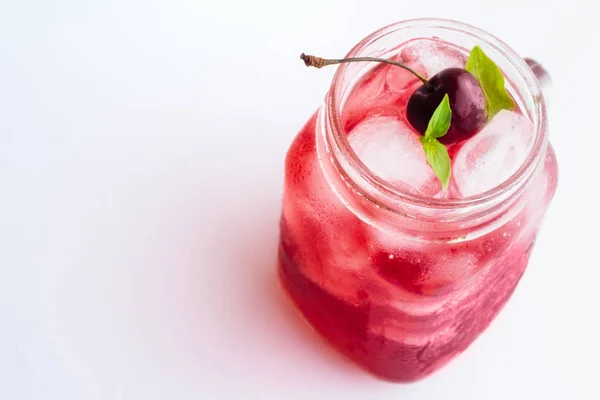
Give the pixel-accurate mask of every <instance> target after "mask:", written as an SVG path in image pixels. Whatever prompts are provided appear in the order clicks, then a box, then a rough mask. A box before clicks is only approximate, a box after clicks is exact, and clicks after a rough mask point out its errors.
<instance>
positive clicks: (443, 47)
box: [400, 39, 467, 78]
mask: <svg viewBox="0 0 600 400" xmlns="http://www.w3.org/2000/svg"><path fill="white" fill-rule="evenodd" d="M400 58H401V60H402V61H404V62H405V63H406V64H409V65H410V66H412V67H414V68H415V69H416V70H417V72H420V73H422V74H424V75H426V76H427V77H429V78H430V77H432V76H433V75H435V74H437V73H438V72H440V71H441V70H443V69H446V68H464V67H465V64H466V63H467V55H466V53H464V52H463V51H461V50H460V49H458V48H456V47H454V46H453V45H451V44H450V43H447V42H443V41H441V40H439V39H415V40H411V41H410V42H407V43H406V45H405V46H404V47H403V48H402V51H401V52H400Z"/></svg>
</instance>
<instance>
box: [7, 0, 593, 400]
mask: <svg viewBox="0 0 600 400" xmlns="http://www.w3.org/2000/svg"><path fill="white" fill-rule="evenodd" d="M588 4H589V5H590V7H592V6H591V4H592V2H590V1H589V0H569V1H565V0H561V1H558V0H554V1H552V0H544V1H542V0H540V1H533V0H531V1H527V0H502V1H496V2H484V1H472V2H469V1H459V0H443V1H438V0H429V1H412V2H408V1H400V0H394V1H378V0H370V1H352V0H344V1H341V0H336V1H327V2H322V1H317V0H303V1H295V2H287V1H279V2H276V1H274V0H273V1H268V0H258V1H237V2H236V1H223V2H217V1H214V2H207V1H205V0H199V1H198V0H171V1H162V2H160V1H152V0H144V1H141V0H140V1H134V0H105V1H97V0H89V1H75V0H62V1H41V0H40V1H26V0H18V1H17V0H2V1H1V2H0V399H2V400H29V399H35V400H38V399H40V400H97V399H98V400H99V399H107V400H119V399H125V400H129V399H131V400H134V399H135V400H163V399H169V400H171V399H173V400H187V399H311V400H313V399H337V398H340V399H348V400H351V399H361V400H363V399H370V400H371V399H373V400H377V399H411V400H413V399H461V400H466V399H477V400H482V399H484V400H487V399H498V400H500V399H502V400H504V399H534V398H535V399H598V398H600V391H599V389H598V385H597V379H598V357H600V347H599V344H598V337H599V336H600V329H599V326H598V316H599V313H598V306H599V305H600V295H599V293H600V282H599V278H600V272H599V271H600V268H599V267H600V261H599V258H598V252H599V251H600V244H599V243H598V239H599V238H600V235H599V233H598V232H599V230H598V223H599V222H600V219H599V213H598V209H599V207H600V201H599V200H598V194H597V189H598V182H599V179H598V170H599V168H598V165H599V164H598V162H599V161H598V160H599V159H600V152H599V148H600V140H599V137H600V130H599V128H598V105H599V97H598V96H599V93H600V90H599V85H600V83H599V80H598V74H599V72H598V68H599V66H600V58H599V53H600V51H599V50H600V49H599V45H598V42H597V38H598V37H599V35H600V30H599V24H598V21H597V17H596V13H595V12H594V11H593V8H589V9H588V8H587V7H588V6H587V5H588ZM425 16H430V17H446V18H452V19H457V20H460V21H463V22H467V23H471V24H475V25H477V26H479V27H481V28H483V29H485V30H487V31H489V32H491V33H493V34H495V35H497V36H498V37H500V38H502V39H503V40H505V41H506V42H507V43H509V44H510V45H511V46H512V47H513V48H515V50H517V51H518V52H519V53H520V54H522V55H524V56H525V55H526V56H530V57H533V58H535V59H537V60H539V61H540V62H542V64H543V65H544V66H546V67H547V69H548V70H549V71H550V72H551V74H552V76H553V78H554V89H553V91H552V99H551V104H550V124H551V141H552V143H553V145H554V146H555V148H556V152H557V156H558V160H559V165H560V181H559V189H558V191H557V193H556V197H555V199H554V202H553V203H552V206H551V208H550V210H549V212H548V215H547V218H546V222H545V224H544V226H543V230H542V232H541V234H540V236H539V240H538V244H537V246H536V248H535V252H534V254H533V256H532V259H531V263H530V267H529V268H528V270H527V272H526V274H525V276H524V278H523V280H522V282H521V284H520V285H519V287H518V290H517V291H516V293H515V295H514V296H513V298H512V299H511V301H510V302H509V304H508V305H507V306H506V307H505V309H504V310H503V312H502V313H501V315H500V316H499V317H498V318H497V320H496V321H495V322H494V323H493V324H492V325H491V326H490V328H489V330H487V331H486V332H485V333H484V334H483V335H482V336H481V337H480V338H479V339H478V340H477V341H476V342H475V343H474V344H473V345H472V346H471V347H470V348H469V350H468V351H467V352H465V353H464V354H463V355H462V356H460V357H459V358H457V359H456V360H455V361H454V362H453V363H452V364H450V365H449V366H447V367H446V368H444V369H443V370H441V371H440V372H438V373H437V374H435V375H434V376H432V377H430V378H428V379H425V380H423V381H420V382H418V383H415V384H411V385H398V384H390V383H385V382H381V381H379V380H377V379H375V378H373V377H371V376H370V375H367V374H365V373H363V372H362V371H361V370H360V369H358V368H357V367H355V366H353V365H351V364H348V363H346V362H344V361H343V360H342V358H341V357H340V356H338V354H337V353H335V352H334V351H333V350H330V349H329V348H328V347H327V346H326V345H324V344H323V342H322V341H321V340H320V339H319V338H318V337H317V336H316V335H315V334H314V333H313V332H312V331H311V330H310V329H309V328H307V326H306V325H305V324H304V323H303V322H301V321H300V319H299V318H298V316H297V314H296V313H295V311H294V308H293V307H292V306H291V305H290V304H289V302H288V301H287V299H286V298H285V297H284V295H283V292H282V290H281V289H280V288H279V286H278V284H277V281H276V278H275V259H276V246H277V233H278V227H277V222H278V217H279V211H280V196H281V191H282V179H283V159H284V156H285V152H286V150H287V147H288V146H289V144H290V142H291V140H292V139H293V137H294V135H295V134H296V133H297V132H298V130H299V128H300V127H301V126H302V125H303V123H304V122H305V121H306V120H307V119H308V118H309V116H310V115H311V114H312V113H313V112H314V110H315V109H316V108H317V107H318V106H319V105H320V103H321V102H322V100H323V97H324V95H325V92H326V90H327V87H328V84H329V82H330V80H331V77H332V75H333V72H334V69H330V70H326V69H324V70H321V71H317V70H313V69H310V70H309V69H306V68H305V67H304V66H303V65H302V63H301V61H300V60H299V58H298V55H299V54H300V53H301V52H303V51H305V52H309V53H313V54H317V55H322V56H331V57H337V56H341V55H343V54H345V53H346V51H347V50H348V49H349V48H350V47H351V46H353V45H354V44H355V43H357V42H358V41H359V40H360V39H362V38H363V37H364V36H366V35H367V34H369V33H370V32H372V31H373V30H376V29H378V28H380V27H382V26H383V25H386V24H388V23H391V22H396V21H398V20H402V19H406V18H411V17H425Z"/></svg>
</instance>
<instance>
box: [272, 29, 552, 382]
mask: <svg viewBox="0 0 600 400" xmlns="http://www.w3.org/2000/svg"><path fill="white" fill-rule="evenodd" d="M434 37H435V38H434ZM415 38H419V39H416V40H415ZM390 43H393V45H390ZM473 44H478V45H480V46H482V47H484V48H485V49H486V52H488V54H490V56H491V58H493V59H494V60H495V61H496V62H497V63H498V64H499V65H500V67H501V68H502V70H503V72H504V73H505V74H506V79H507V88H508V90H509V92H510V93H511V95H512V97H513V98H514V99H515V102H516V104H517V108H516V110H515V111H506V110H504V111H501V112H500V113H498V114H497V115H496V116H494V117H493V119H492V120H491V121H490V122H489V123H488V124H487V125H486V127H485V128H484V129H483V130H482V131H481V132H479V133H478V134H476V135H475V136H473V137H472V138H469V139H468V140H466V141H463V142H460V143H457V144H454V145H450V146H449V147H448V151H449V153H450V156H451V159H452V178H451V181H450V185H449V187H448V189H447V190H445V191H443V190H442V188H441V185H440V182H439V180H437V179H436V177H435V175H434V173H433V171H432V169H431V168H430V167H429V165H428V164H427V160H426V157H425V154H424V152H423V148H422V147H421V145H420V142H419V134H418V133H417V132H416V131H414V129H412V127H411V126H410V125H409V124H408V122H407V121H406V103H407V101H408V98H409V97H410V95H411V94H412V93H413V92H414V90H415V89H416V87H417V86H418V85H419V84H420V81H419V80H418V79H417V78H415V77H414V75H412V74H411V73H409V72H407V71H405V70H402V69H400V68H398V67H395V66H390V65H387V64H375V63H370V64H360V65H359V64H346V65H344V66H342V67H340V68H339V69H338V72H337V74H336V76H335V78H334V82H333V84H332V87H331V89H330V92H329V95H328V97H327V100H326V104H325V105H324V106H323V107H322V108H321V109H320V110H319V111H318V112H317V113H316V114H315V115H314V116H313V117H312V118H311V119H310V120H309V121H308V123H307V124H306V125H305V126H304V128H303V129H302V130H301V131H300V133H299V134H298V136H297V137H296V139H295V140H294V142H293V143H292V145H291V147H290V149H289V152H288V154H287V158H286V164H285V166H286V178H285V190H284V199H283V213H282V218H281V243H280V253H279V260H280V268H279V272H280V278H281V281H282V283H283V285H284V287H285V288H286V290H287V291H288V293H289V294H290V296H291V298H292V299H293V301H294V302H295V303H296V305H297V307H298V308H299V309H300V311H301V312H302V313H303V315H304V316H305V318H306V319H307V320H308V322H309V323H310V324H311V325H312V326H313V327H314V328H315V329H316V330H317V331H318V332H320V333H321V334H322V335H323V336H324V337H325V338H327V339H328V341H329V342H330V343H331V344H332V345H333V346H334V347H336V348H337V349H338V350H339V351H341V352H343V353H344V354H345V355H346V356H348V357H349V358H350V359H352V360H354V361H355V362H357V363H358V364H359V365H361V366H363V367H365V368H366V369H367V370H369V371H371V372H373V373H374V374H376V375H377V376H379V377H382V378H384V379H389V380H394V381H414V380H418V379H421V378H423V377H425V376H427V375H429V374H430V373H432V372H434V371H435V370H437V369H439V368H440V367H441V366H443V365H444V364H446V363H447V362H448V361H450V360H451V359H452V358H454V357H455V356H456V355H458V354H459V353H460V352H462V351H463V350H465V349H466V348H467V347H468V346H469V345H470V344H471V343H472V342H473V340H474V339H475V338H476V337H477V336H478V335H479V334H480V333H481V332H482V331H483V330H484V329H485V328H486V327H487V326H488V325H489V324H490V322H491V321H492V320H493V319H494V317H495V316H496V315H497V313H498V312H499V311H500V309H501V308H502V307H503V305H504V304H505V303H506V301H507V300H508V299H509V297H510V295H511V294H512V292H513V291H514V289H515V287H516V285H517V283H518V281H519V279H520V277H521V275H522V274H523V272H524V270H525V267H526V266H527V263H528V260H529V255H530V252H531V249H532V247H533V245H534V242H535V238H536V235H537V233H538V230H539V228H540V225H541V223H542V220H543V217H544V214H545V212H546V209H547V207H548V205H549V203H550V201H551V199H552V196H553V194H554V192H555V189H556V184H557V165H556V160H555V158H554V152H553V150H552V148H551V147H550V146H549V145H548V142H547V130H546V129H547V128H546V114H545V106H544V104H543V101H540V98H541V94H540V88H539V85H538V83H537V81H536V79H535V76H534V75H533V73H532V72H531V70H530V69H529V68H528V67H527V66H526V64H525V63H524V61H523V60H521V59H520V58H518V57H517V56H516V55H515V54H514V53H513V52H512V51H511V50H510V49H508V48H507V47H506V45H504V44H503V43H501V42H499V41H498V40H497V39H495V38H493V37H491V36H490V35H487V34H485V33H484V32H481V31H479V30H477V29H475V28H472V27H468V26H465V25H462V24H457V23H454V22H448V21H439V20H417V21H408V22H403V23H400V24H396V25H393V26H390V27H387V28H384V29H382V30H381V31H378V32H376V33H374V34H373V35H371V36H370V37H368V38H366V39H365V40H363V42H361V43H360V44H359V45H357V47H355V48H354V49H353V50H352V52H351V54H350V55H351V56H360V55H369V56H377V57H382V58H391V59H394V60H397V61H400V62H403V63H405V64H408V65H409V66H411V67H412V68H414V69H416V70H418V71H422V72H423V73H425V74H426V75H427V76H431V75H433V74H435V73H437V72H438V71H440V70H442V69H444V68H447V67H454V66H457V67H461V68H464V65H465V61H466V58H467V55H468V51H469V50H468V48H470V47H472V45H473ZM490 44H491V46H490ZM486 46H488V47H486ZM350 55H349V56H350Z"/></svg>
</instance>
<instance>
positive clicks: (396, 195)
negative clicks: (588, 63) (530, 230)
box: [326, 18, 547, 209]
mask: <svg viewBox="0 0 600 400" xmlns="http://www.w3.org/2000/svg"><path fill="white" fill-rule="evenodd" d="M417 27H419V28H432V29H442V30H451V31H454V32H458V33H461V34H465V35H469V36H471V37H474V38H475V39H477V40H478V41H480V42H481V43H484V44H485V45H487V46H490V47H492V48H493V49H494V50H495V51H497V52H498V53H500V54H502V56H503V57H504V58H505V59H506V61H508V62H509V63H510V64H511V66H512V67H513V68H515V70H516V71H517V72H518V74H519V75H520V77H521V78H522V79H523V80H524V81H525V84H526V89H527V91H528V92H529V93H530V94H531V95H532V97H533V98H534V102H533V104H534V107H533V109H532V110H531V111H532V116H533V118H532V120H533V125H534V142H533V144H532V145H531V146H530V147H529V151H528V154H527V156H526V157H525V160H524V162H523V163H522V165H521V166H520V167H519V168H518V169H517V171H515V172H514V173H513V174H512V175H511V176H510V177H509V178H507V179H506V180H504V181H503V182H502V183H500V184H499V185H497V186H495V187H493V188H491V189H488V190H486V191H484V192H481V193H478V194H475V195H471V196H467V197H463V198H455V199H446V198H431V197H426V196H422V195H419V194H414V193H410V192H408V191H403V190H402V189H401V188H400V187H397V186H395V185H392V184H391V183H389V182H387V181H385V180H384V179H382V178H381V177H379V176H378V175H376V174H375V173H373V172H372V171H371V170H370V169H369V168H368V167H367V166H366V165H365V164H364V163H363V162H362V160H360V158H359V157H358V155H357V154H356V153H355V152H354V150H353V148H352V146H351V145H350V142H349V141H348V137H347V135H346V132H345V131H344V129H343V124H342V121H341V117H340V115H339V113H338V112H337V95H336V93H337V89H338V85H339V84H340V82H341V81H342V77H343V76H344V72H345V71H346V69H347V68H349V65H350V64H341V65H340V66H339V67H338V69H337V71H336V73H335V75H334V77H333V81H332V84H331V87H330V90H329V92H328V94H327V100H328V101H327V105H326V107H327V111H328V118H329V121H328V122H329V123H330V125H331V127H332V131H333V132H332V133H333V135H332V136H333V140H334V142H335V145H336V147H337V149H338V150H339V151H340V152H341V154H342V155H343V156H344V158H345V161H346V162H347V163H348V164H349V166H350V167H351V168H353V169H355V170H356V171H357V172H358V173H359V174H360V175H361V176H362V177H363V178H364V179H365V180H366V181H367V182H368V184H369V185H370V186H371V187H373V188H375V189H377V190H378V191H379V192H381V193H382V194H383V195H384V196H386V197H388V198H391V199H392V200H393V201H394V202H403V203H410V204H413V205H417V206H425V207H427V208H434V209H459V208H464V207H469V206H479V205H482V204H486V203H495V201H496V200H497V199H499V198H501V197H502V196H504V195H505V194H506V193H507V192H511V191H513V190H515V191H518V188H520V187H522V186H523V185H524V183H525V182H526V181H528V179H529V178H530V176H531V175H532V174H533V171H534V170H535V169H536V167H537V165H539V163H540V160H541V159H542V157H543V154H544V153H545V148H546V146H547V118H546V106H545V103H544V99H543V96H541V88H540V84H539V82H538V80H537V78H536V76H535V75H534V73H533V71H532V70H531V68H530V67H529V66H528V65H527V63H526V62H525V60H524V59H523V58H522V57H521V56H519V55H518V54H517V53H516V52H515V51H514V50H513V49H512V48H511V47H510V46H508V44H506V43H505V42H503V41H502V40H500V39H498V38H497V37H495V36H493V35H492V34H490V33H488V32H485V31H483V30H481V29H479V28H477V27H475V26H472V25H469V24H466V23H463V22H458V21H454V20H449V19H443V18H415V19H408V20H403V21H400V22H395V23H392V24H389V25H387V26H385V27H383V28H380V29H378V30H376V31H375V32H373V33H371V34H370V35H368V36H367V37H365V38H364V39H362V40H361V41H360V42H359V43H358V44H356V45H355V46H354V47H353V48H352V49H351V50H350V51H349V52H348V54H347V55H346V57H355V56H356V55H357V54H358V53H359V52H360V51H361V50H362V49H363V48H365V47H366V46H368V45H369V44H370V43H371V42H373V41H374V40H376V39H378V38H381V37H383V36H386V35H389V34H391V33H394V32H396V31H399V30H406V29H410V28H417ZM346 178H348V177H346ZM511 197H512V196H511ZM505 200H508V199H505ZM372 201H374V202H376V203H379V201H378V200H375V199H372ZM385 208H389V207H385Z"/></svg>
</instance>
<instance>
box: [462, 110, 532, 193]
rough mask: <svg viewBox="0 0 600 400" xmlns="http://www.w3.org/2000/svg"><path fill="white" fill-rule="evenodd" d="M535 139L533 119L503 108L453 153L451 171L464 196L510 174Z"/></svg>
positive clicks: (490, 185)
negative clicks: (530, 119) (454, 154)
mask: <svg viewBox="0 0 600 400" xmlns="http://www.w3.org/2000/svg"><path fill="white" fill-rule="evenodd" d="M532 140H533V124H532V123H531V121H529V120H528V119H527V118H525V117H524V116H523V115H522V114H519V113H517V112H513V111H507V110H502V111H500V112H499V113H498V114H497V115H496V116H494V118H492V120H491V121H490V122H489V123H488V124H487V125H486V126H485V127H484V128H483V129H482V130H481V132H479V133H478V134H476V135H475V136H473V137H472V138H470V139H469V140H467V141H466V142H465V143H464V144H463V146H462V147H461V148H460V150H458V152H457V153H456V156H455V157H454V160H453V166H452V172H453V175H454V182H455V183H456V187H457V189H458V191H459V192H460V194H461V196H462V197H467V196H472V195H476V194H479V193H483V192H485V191H487V190H489V189H492V188H494V187H496V186H498V185H500V184H501V183H503V182H504V181H506V180H507V179H508V178H510V177H511V176H512V175H513V174H514V173H515V172H517V170H518V169H519V167H520V166H521V165H523V161H524V160H525V157H526V156H527V153H528V152H529V147H530V146H531V144H532Z"/></svg>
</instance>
